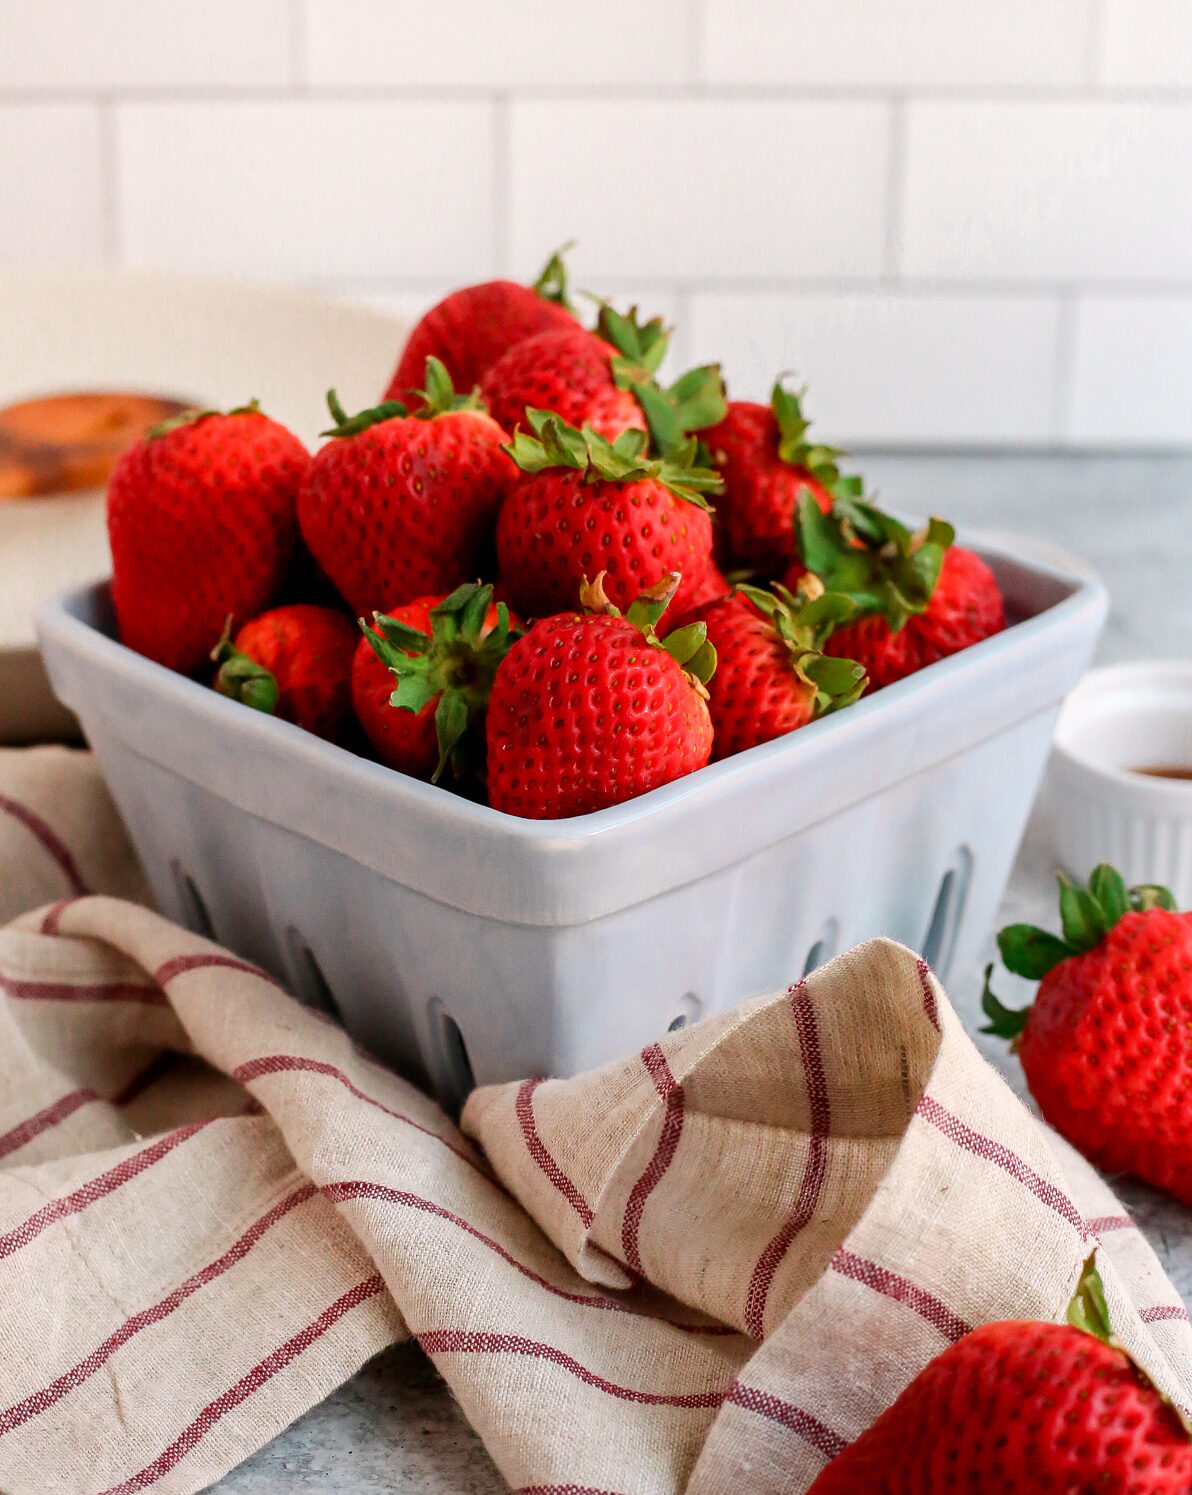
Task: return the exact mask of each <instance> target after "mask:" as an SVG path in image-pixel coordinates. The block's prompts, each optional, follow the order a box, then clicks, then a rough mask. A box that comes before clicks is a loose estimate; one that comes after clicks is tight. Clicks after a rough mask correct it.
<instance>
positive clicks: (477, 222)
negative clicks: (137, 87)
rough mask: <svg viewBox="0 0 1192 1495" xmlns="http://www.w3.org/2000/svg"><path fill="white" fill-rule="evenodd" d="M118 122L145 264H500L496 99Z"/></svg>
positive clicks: (137, 107)
mask: <svg viewBox="0 0 1192 1495" xmlns="http://www.w3.org/2000/svg"><path fill="white" fill-rule="evenodd" d="M116 125H117V149H118V167H117V170H118V174H119V180H120V188H121V190H120V199H119V206H120V242H121V245H122V248H123V252H124V257H125V258H126V259H127V261H128V262H129V263H130V264H133V265H152V266H158V267H160V266H166V265H180V266H184V267H185V268H187V269H202V270H224V271H237V272H241V273H243V274H252V275H265V276H307V277H310V276H331V275H384V274H386V273H389V272H391V271H392V270H393V269H394V267H395V266H398V265H403V264H404V265H409V266H411V267H412V268H415V269H417V270H420V271H428V272H429V271H432V270H433V272H434V273H435V275H436V277H437V276H444V277H451V276H459V277H463V278H467V277H468V276H472V277H477V276H480V275H483V274H484V273H485V272H486V271H487V270H488V268H489V266H490V265H491V263H492V258H493V222H494V210H493V179H492V157H493V135H492V132H493V125H492V111H491V108H490V106H489V105H488V104H485V103H479V102H477V103H471V102H461V103H426V104H415V103H351V102H348V103H344V102H339V101H326V100H314V99H298V100H293V101H287V102H284V103H274V102H271V101H270V102H266V101H259V102H255V101H254V102H244V103H239V102H236V103H224V102H220V103H178V104H124V105H121V106H120V108H119V112H118V114H117V120H116ZM432 163H433V164H432Z"/></svg>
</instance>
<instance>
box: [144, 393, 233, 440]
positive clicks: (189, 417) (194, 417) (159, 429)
mask: <svg viewBox="0 0 1192 1495" xmlns="http://www.w3.org/2000/svg"><path fill="white" fill-rule="evenodd" d="M260 414H261V402H260V400H258V399H252V400H249V402H248V404H247V405H233V407H232V408H231V410H200V409H199V408H198V406H195V407H194V409H192V410H180V411H179V412H178V414H177V415H171V416H170V418H169V419H168V420H162V421H158V423H157V425H155V426H150V427H149V429H148V430H147V431H146V432H145V440H146V441H155V440H156V439H157V438H158V437H159V436H167V435H168V434H169V433H170V432H171V431H180V430H181V429H182V427H183V426H194V425H198V423H199V421H202V420H206V419H207V418H208V417H209V416H212V415H260Z"/></svg>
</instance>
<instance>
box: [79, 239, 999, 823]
mask: <svg viewBox="0 0 1192 1495" xmlns="http://www.w3.org/2000/svg"><path fill="white" fill-rule="evenodd" d="M667 338H668V333H667V330H666V329H665V328H664V327H663V325H662V323H661V321H660V320H658V319H655V320H653V321H649V322H645V323H643V322H641V321H639V319H638V317H637V315H636V309H635V310H634V311H631V312H630V313H629V314H627V315H621V314H619V313H618V312H617V311H615V310H614V309H613V308H612V307H611V306H610V305H608V304H603V305H602V306H601V307H600V311H599V316H598V319H597V322H596V326H595V328H594V329H592V330H589V329H588V328H586V327H584V326H583V325H582V324H581V322H580V321H579V319H578V317H577V315H576V313H575V311H574V309H573V308H572V307H571V305H570V303H569V302H568V300H567V293H566V277H565V274H564V271H563V266H562V263H561V260H560V259H559V257H558V256H557V255H556V256H554V257H553V258H552V260H551V261H550V263H549V264H548V265H547V267H546V270H545V271H544V272H543V276H542V278H541V279H540V280H539V281H538V282H537V284H536V285H535V286H533V287H526V286H521V285H516V284H513V283H512V282H509V281H492V282H487V283H485V284H482V285H475V286H469V287H467V288H465V289H463V290H460V291H456V292H455V293H453V294H452V295H450V296H448V297H447V298H446V299H445V300H444V301H442V302H440V303H439V305H437V306H435V307H433V308H432V309H431V310H430V311H429V312H428V313H427V314H426V316H425V317H424V318H423V319H422V321H421V322H419V324H418V325H417V327H415V329H414V331H413V333H412V334H411V336H410V339H409V342H408V344H407V345H406V348H405V351H404V352H403V354H402V357H401V360H400V362H399V363H398V366H397V369H396V371H395V373H394V375H393V378H392V380H391V382H390V385H389V388H388V389H387V390H386V392H385V397H384V399H383V400H382V402H381V403H380V404H379V405H377V406H376V407H375V408H373V409H370V410H365V411H362V412H360V413H359V414H356V415H349V414H347V413H346V412H345V411H344V410H343V409H342V407H341V406H340V403H339V401H338V400H337V398H336V396H335V393H334V391H332V392H331V394H329V396H328V405H329V408H330V411H331V419H332V424H331V426H330V428H329V430H328V431H327V432H326V433H324V434H325V435H326V436H327V438H328V440H327V442H326V444H325V445H323V446H322V447H321V448H320V449H319V450H318V451H317V452H316V453H315V455H314V456H313V457H312V456H311V455H310V454H309V453H308V452H307V451H306V450H305V448H304V447H303V445H302V444H301V442H299V441H298V439H297V438H296V437H295V436H293V435H292V434H291V433H290V432H289V431H287V430H286V429H285V428H284V427H282V426H281V425H279V424H278V423H277V422H276V421H273V420H270V419H269V418H268V416H266V415H265V414H263V413H262V412H261V411H260V409H259V408H258V407H257V405H256V403H255V401H254V402H253V403H252V404H251V405H246V406H244V407H241V408H239V409H236V410H232V411H230V412H228V413H227V414H222V413H219V412H215V411H195V412H190V413H188V414H186V415H184V416H182V417H179V418H178V419H176V420H173V421H170V422H167V423H166V424H165V425H163V426H161V427H159V428H157V430H156V431H155V432H154V433H152V434H151V435H150V436H149V437H148V438H147V439H146V440H145V441H143V442H141V443H140V444H139V445H138V446H136V447H134V448H133V449H132V450H131V451H129V452H128V453H127V454H126V455H125V457H124V458H123V459H122V461H121V462H120V464H119V466H118V467H117V469H116V471H115V473H114V474H113V477H112V481H111V485H110V489H109V495H108V522H109V533H110V538H111V546H112V556H113V563H114V579H113V596H114V601H115V608H116V614H117V619H118V622H119V627H120V633H121V637H122V638H123V640H124V642H125V643H127V644H128V645H129V646H130V647H132V648H134V649H136V650H138V651H140V652H141V653H143V654H145V655H148V656H149V657H150V658H152V659H155V660H157V661H159V662H160V663H162V664H164V665H167V666H169V667H171V668H173V669H175V670H179V671H182V672H183V673H186V674H189V675H193V676H197V677H199V678H205V679H209V680H212V681H213V683H214V685H215V688H216V689H217V690H219V691H221V692H223V693H224V694H225V695H228V696H231V697H233V698H235V699H237V700H239V701H242V702H244V703H245V704H246V705H249V706H252V707H255V708H257V709H259V710H262V711H268V712H274V713H276V715H278V716H279V717H282V718H283V719H285V720H287V721H290V722H294V723H296V724H297V725H299V726H301V727H305V728H307V729H308V730H309V731H312V732H315V733H317V734H319V735H320V736H322V737H325V738H328V739H332V740H335V741H338V742H341V743H342V744H343V745H345V746H347V747H350V748H354V749H355V750H356V751H362V752H368V753H371V754H373V755H374V756H376V757H377V758H379V759H380V760H381V761H382V762H384V763H386V764H388V765H389V766H390V767H392V768H394V769H397V770H399V771H400V772H402V773H407V774H412V775H414V776H416V777H418V778H423V779H429V780H434V781H435V782H441V783H443V784H444V786H445V787H450V788H453V789H456V790H458V791H460V792H463V793H466V794H470V795H472V796H474V797H483V798H487V801H488V803H489V804H491V805H492V806H493V807H494V808H496V809H499V810H504V811H506V812H508V813H510V814H514V815H522V816H531V817H535V818H556V817H561V816H569V815H580V814H585V813H587V812H589V811H592V810H598V809H601V808H603V807H605V806H607V805H612V804H617V803H619V802H621V801H623V800H626V799H630V798H633V797H634V796H636V795H639V794H644V793H646V792H647V791H648V790H651V789H654V788H657V787H658V786H660V785H662V784H666V783H669V782H671V781H672V780H674V779H676V778H679V777H680V776H682V775H684V774H688V773H691V772H692V771H693V770H694V769H697V768H700V767H702V766H703V765H704V764H706V763H707V762H708V761H709V760H710V759H719V758H724V757H727V756H729V755H730V754H733V753H738V752H743V751H745V750H746V749H748V748H752V747H755V746H757V745H758V744H760V743H764V742H768V741H770V740H772V739H773V738H775V737H778V736H781V735H782V734H784V733H787V732H792V731H794V730H796V729H797V728H799V727H801V726H803V725H805V724H806V723H807V722H810V721H812V720H814V719H815V718H816V717H818V716H821V715H823V714H824V713H826V712H829V711H834V710H838V709H840V708H841V707H844V706H847V705H849V704H850V703H851V702H853V701H855V700H856V699H857V698H858V697H859V696H860V695H862V694H863V693H864V692H865V691H866V690H872V689H876V688H878V687H881V686H884V685H888V684H890V683H891V682H892V681H895V680H898V679H900V678H902V677H903V676H905V675H909V674H910V673H912V672H913V671H915V670H918V669H921V668H923V667H924V666H925V665H929V664H931V663H932V662H933V661H936V660H939V659H942V658H943V657H944V656H946V655H948V654H952V653H954V652H956V651H957V650H959V649H963V648H966V647H968V646H969V645H970V644H974V643H976V642H978V641H979V640H981V639H983V638H985V637H987V636H988V635H989V634H991V633H994V632H996V631H997V630H998V629H1000V628H1002V627H1003V626H1004V623H1005V616H1004V610H1003V606H1002V599H1001V596H1000V595H999V592H998V588H997V584H996V582H995V580H994V578H993V575H992V573H991V572H990V570H989V568H988V567H987V566H986V565H985V564H984V562H983V561H981V560H980V559H979V558H978V557H977V556H976V555H974V554H972V553H971V552H969V551H966V550H962V549H961V548H960V547H958V546H956V545H954V544H953V543H952V541H953V533H952V529H951V527H950V526H949V525H947V524H945V523H943V522H942V521H940V520H932V521H931V522H930V524H928V525H927V526H925V527H924V528H923V529H921V530H919V531H916V532H914V533H912V532H911V531H909V530H908V529H907V528H906V527H905V526H903V525H901V524H899V523H898V521H897V520H895V519H894V518H892V517H891V516H890V515H888V514H886V513H884V512H883V511H882V510H881V509H879V508H878V507H877V506H876V505H875V504H874V503H872V502H871V501H869V500H867V499H866V498H865V496H864V494H863V491H862V485H861V482H860V480H859V479H858V478H856V477H847V476H843V475H842V474H841V472H840V469H839V467H838V465H837V464H838V459H839V458H840V456H841V453H840V452H838V451H836V450H835V449H833V448H831V447H826V446H822V445H818V444H816V443H814V442H812V441H810V440H809V439H808V434H807V432H808V422H807V420H806V419H805V417H804V415H803V413H802V409H801V405H800V399H799V397H798V396H797V395H796V394H794V393H793V392H792V391H790V390H789V389H788V388H786V386H785V385H784V383H783V381H782V380H781V379H780V380H779V381H778V382H777V383H776V384H775V386H774V391H773V397H772V399H771V402H770V404H769V405H768V406H766V405H760V404H753V403H750V402H746V401H732V402H729V401H728V400H727V399H726V397H725V392H724V386H723V383H722V381H721V377H720V372H719V369H718V368H717V367H716V366H714V365H711V366H706V367H702V368H697V369H692V370H691V371H690V372H688V373H686V374H684V375H683V376H682V377H681V378H679V379H678V380H676V381H675V382H674V383H673V384H670V385H669V386H664V385H663V384H661V383H660V382H659V380H658V378H657V370H658V368H659V366H660V365H661V363H662V360H663V358H664V356H665V353H666V348H667ZM664 614H665V615H666V617H667V619H668V622H667V624H666V625H665V626H664V625H663V621H662V620H663V616H664Z"/></svg>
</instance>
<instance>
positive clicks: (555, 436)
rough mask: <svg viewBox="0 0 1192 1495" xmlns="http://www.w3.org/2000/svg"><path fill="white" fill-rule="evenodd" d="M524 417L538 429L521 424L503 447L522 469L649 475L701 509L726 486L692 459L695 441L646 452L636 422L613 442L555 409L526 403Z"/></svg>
mask: <svg viewBox="0 0 1192 1495" xmlns="http://www.w3.org/2000/svg"><path fill="white" fill-rule="evenodd" d="M526 417H527V419H528V420H529V422H530V425H531V426H532V427H533V429H534V435H533V436H530V435H528V434H527V433H526V432H525V431H523V430H522V429H521V428H520V427H519V428H518V429H517V430H516V431H515V432H514V433H513V440H512V441H511V442H510V443H509V444H508V446H505V447H503V448H502V450H504V451H506V452H508V453H509V455H510V456H511V457H512V458H513V460H514V462H516V463H517V465H518V466H519V467H520V468H521V470H522V471H523V472H530V473H537V472H546V471H547V470H549V469H551V468H560V467H561V468H571V469H573V470H574V471H576V472H581V473H583V474H584V476H585V478H586V480H587V481H588V482H591V483H595V482H605V483H639V482H642V481H643V480H645V479H647V478H649V479H652V480H653V481H654V482H657V483H661V484H662V486H663V487H664V488H666V489H668V490H669V491H670V492H671V493H673V494H674V496H675V497H676V498H681V499H683V500H685V502H687V503H691V504H695V505H696V507H697V508H701V509H707V508H709V507H710V506H709V504H708V501H707V499H705V498H704V496H703V495H704V494H705V493H719V492H720V491H721V489H722V488H723V487H724V479H723V478H722V477H721V476H720V474H719V473H718V472H715V471H713V469H712V468H710V467H697V466H695V465H694V457H695V444H694V442H691V443H689V444H688V447H687V448H686V449H685V450H684V451H683V452H682V453H679V454H676V455H675V456H673V457H647V456H645V455H644V450H645V445H646V434H645V432H644V431H639V430H636V429H635V428H633V427H631V428H630V429H629V430H628V431H622V433H621V434H620V436H618V437H617V439H616V441H615V442H614V441H609V440H607V439H606V438H605V437H604V436H601V435H600V434H599V432H597V431H594V430H593V429H592V427H591V426H587V425H585V426H584V427H583V429H582V430H576V428H575V427H574V426H569V425H568V424H567V422H566V421H565V420H563V419H562V417H561V416H558V415H556V414H555V413H554V412H553V411H551V410H537V409H535V408H534V407H533V406H528V407H527V409H526Z"/></svg>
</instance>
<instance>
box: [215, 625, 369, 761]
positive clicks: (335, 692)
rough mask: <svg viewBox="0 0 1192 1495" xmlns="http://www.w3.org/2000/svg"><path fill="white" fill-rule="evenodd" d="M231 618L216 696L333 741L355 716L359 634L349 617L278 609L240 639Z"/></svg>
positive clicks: (220, 647)
mask: <svg viewBox="0 0 1192 1495" xmlns="http://www.w3.org/2000/svg"><path fill="white" fill-rule="evenodd" d="M230 633H231V619H230V618H229V619H228V624H227V627H226V628H225V630H224V636H223V638H222V639H220V641H219V643H218V644H217V645H216V646H215V648H214V650H213V651H212V653H211V658H212V659H213V660H214V661H215V663H216V664H218V665H219V669H218V671H217V672H216V676H215V689H216V690H217V691H219V693H220V694H221V695H225V696H230V697H231V698H232V699H233V700H234V701H242V702H243V703H244V704H245V705H246V706H252V707H254V708H255V709H256V710H257V711H265V712H268V713H270V714H271V715H273V716H278V717H280V718H281V719H282V721H286V722H293V723H294V725H295V726H296V727H305V728H306V730H307V731H308V732H313V733H314V734H315V736H316V737H326V738H329V739H333V738H335V737H337V736H338V735H339V730H340V728H341V727H342V726H343V724H344V721H345V720H346V719H347V716H348V712H349V710H350V709H351V690H350V684H349V682H350V679H351V673H352V657H353V655H354V654H355V652H356V641H357V639H358V637H359V634H358V633H357V630H356V625H355V624H354V623H353V622H352V620H351V618H349V617H348V615H347V614H346V613H342V612H339V611H337V610H336V609H335V608H331V607H318V606H316V605H314V604H313V603H307V602H296V603H292V604H291V605H290V606H288V607H275V608H272V609H271V610H270V611H269V612H266V613H261V615H260V616H259V617H256V618H251V619H250V620H249V621H248V622H247V623H245V624H244V626H243V627H242V628H241V629H240V631H239V632H238V633H237V634H236V636H235V638H234V639H233V638H231V637H230Z"/></svg>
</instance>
